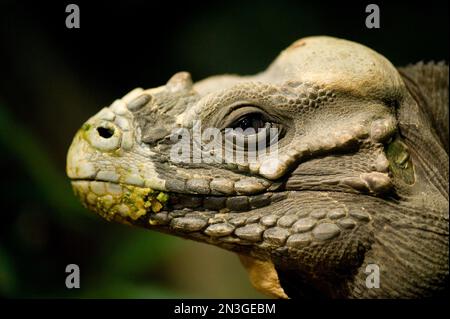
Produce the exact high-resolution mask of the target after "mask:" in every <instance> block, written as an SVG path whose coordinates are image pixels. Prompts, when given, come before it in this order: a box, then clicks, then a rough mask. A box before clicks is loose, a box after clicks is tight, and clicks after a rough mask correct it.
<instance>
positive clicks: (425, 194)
mask: <svg viewBox="0 0 450 319" xmlns="http://www.w3.org/2000/svg"><path fill="white" fill-rule="evenodd" d="M196 121H197V123H200V124H194V123H195V122H196ZM195 125H200V128H201V129H206V128H217V129H218V130H219V132H220V134H221V136H222V137H223V138H224V140H226V139H227V138H229V137H227V134H226V129H228V128H232V129H239V128H241V130H235V132H234V135H232V143H236V145H237V140H238V139H241V140H242V139H244V141H247V142H248V141H249V140H250V138H252V137H257V138H258V139H261V140H264V141H266V142H267V144H266V149H265V151H266V154H265V155H266V156H265V157H264V156H261V158H259V157H258V159H257V160H255V161H252V162H250V160H248V161H247V162H246V161H245V160H244V162H242V161H240V162H238V161H237V160H236V162H233V159H231V160H228V161H213V162H206V161H192V159H193V157H194V155H192V154H191V155H189V156H188V157H187V161H179V160H175V159H174V157H173V156H172V155H173V154H174V153H172V152H173V150H174V148H175V147H179V146H180V145H179V143H180V141H181V138H180V136H181V135H182V133H180V132H185V133H186V132H187V133H193V131H194V130H195V128H196V126H195ZM267 127H270V128H276V132H277V135H276V136H275V138H273V139H271V138H268V130H264V128H267ZM248 128H253V129H254V130H253V132H254V133H250V134H247V132H248V131H247V129H248ZM180 134H181V135H180ZM183 134H184V133H183ZM253 135H255V136H253ZM256 135H257V136H256ZM448 136H449V131H448V65H446V64H444V63H442V62H441V63H437V64H436V63H428V64H424V63H419V64H416V65H410V66H407V67H403V68H398V69H397V68H395V67H394V66H393V65H392V64H391V63H390V62H389V61H388V60H387V59H386V58H384V57H383V56H381V55H380V54H378V53H376V52H375V51H373V50H371V49H369V48H367V47H365V46H363V45H360V44H357V43H354V42H350V41H347V40H343V39H336V38H332V37H324V36H319V37H308V38H304V39H300V40H298V41H296V42H294V43H293V44H292V45H291V46H289V47H288V48H287V49H285V50H284V51H282V52H281V54H280V55H279V56H278V57H277V58H276V59H275V61H274V62H273V63H272V64H271V65H270V66H269V67H268V68H267V70H265V71H264V72H261V73H258V74H256V75H253V76H237V75H221V76H212V77H209V78H206V79H204V80H201V81H199V82H196V83H193V82H192V80H191V76H190V74H189V73H187V72H179V73H176V74H175V75H174V76H172V78H171V79H170V80H169V81H168V82H167V84H165V85H163V86H160V87H157V88H152V89H148V90H143V89H140V88H138V89H135V90H133V91H131V92H130V93H128V94H127V95H125V96H124V97H123V98H122V99H118V100H116V101H114V102H113V103H112V105H111V106H109V107H105V108H103V109H102V110H101V111H100V112H99V113H98V114H96V115H95V116H93V117H92V118H90V119H89V120H88V121H87V122H86V123H85V124H84V125H83V126H82V128H81V129H80V130H79V131H78V132H77V134H76V136H75V138H74V141H73V142H72V145H71V147H70V149H69V152H68V157H67V174H68V176H69V177H70V179H71V183H72V186H73V188H74V191H75V193H76V194H77V196H78V197H79V198H80V199H81V201H82V202H83V204H84V205H85V206H86V207H87V208H88V209H90V210H92V211H95V212H97V213H98V214H100V215H101V216H102V217H104V218H106V219H108V220H114V221H119V222H122V223H125V224H129V225H136V226H140V227H145V228H148V229H153V230H158V231H162V232H165V233H169V234H173V235H176V236H181V237H183V238H187V239H192V240H196V241H200V242H204V243H209V244H212V245H215V246H218V247H221V248H224V249H227V250H230V251H233V252H236V253H237V254H238V255H239V256H240V258H241V260H242V263H243V264H244V266H245V267H246V268H247V270H248V272H249V275H250V280H251V282H252V284H253V285H254V286H255V287H256V288H257V289H259V290H260V291H263V292H265V293H266V294H269V295H271V296H274V297H279V298H296V297H305V298H323V297H331V298H417V297H431V296H439V295H442V294H445V293H447V286H448V272H449V263H448V262H449V260H448V234H449V227H448V226H449V224H448V213H449V205H448V168H449V165H448V142H449V140H448ZM203 139H206V138H205V137H204V136H201V138H200V142H202V141H203ZM209 141H210V140H209ZM183 145H184V144H183ZM221 145H222V144H221ZM231 145H232V146H233V145H234V144H231ZM269 146H270V147H272V146H276V147H277V148H276V149H275V148H274V150H276V151H277V153H275V152H274V154H276V156H272V153H271V152H272V149H271V148H270V149H269ZM188 147H191V149H193V146H192V145H188ZM197 149H200V151H201V154H203V153H208V152H210V153H211V152H212V153H214V150H215V151H217V148H216V149H213V150H212V151H211V149H210V148H208V147H203V146H200V148H199V147H198V146H197ZM239 149H240V152H241V153H244V154H245V153H246V152H250V149H249V148H248V147H244V148H239ZM233 150H234V151H236V152H237V151H238V147H237V146H236V147H235V148H233ZM212 153H211V154H212ZM176 154H179V153H176ZM149 250H151V247H149ZM201 271H207V269H204V270H201ZM375 275H376V277H375Z"/></svg>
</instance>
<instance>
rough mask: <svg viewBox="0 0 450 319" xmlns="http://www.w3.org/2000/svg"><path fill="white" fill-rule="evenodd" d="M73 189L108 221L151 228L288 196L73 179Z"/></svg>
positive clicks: (234, 211)
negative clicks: (206, 192) (205, 192)
mask: <svg viewBox="0 0 450 319" xmlns="http://www.w3.org/2000/svg"><path fill="white" fill-rule="evenodd" d="M72 187H73V189H74V192H75V194H76V195H77V196H78V197H79V198H80V200H81V201H82V203H83V204H84V205H85V206H86V207H87V208H88V209H90V210H92V211H95V212H97V213H98V214H99V215H101V216H102V217H103V218H105V219H107V220H114V219H117V218H119V219H121V221H124V220H128V221H129V222H130V223H133V222H135V221H136V220H138V219H148V222H149V223H150V224H151V225H155V224H158V221H159V222H164V221H165V219H166V218H165V216H166V215H167V214H168V213H170V214H171V215H172V216H182V215H185V214H188V213H192V212H194V211H195V212H199V213H202V212H203V213H205V214H206V215H208V214H224V213H238V212H245V211H251V210H253V209H257V208H261V207H265V206H268V205H270V204H273V203H275V202H278V201H280V200H283V199H285V198H286V196H287V192H286V191H285V192H265V193H260V194H257V195H253V196H247V195H238V196H230V195H229V196H227V195H202V194H195V195H194V194H186V193H176V192H165V191H159V190H154V189H151V188H148V187H141V186H136V185H131V184H124V183H116V182H111V181H107V180H96V179H72ZM141 221H142V220H141Z"/></svg>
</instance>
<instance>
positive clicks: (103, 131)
mask: <svg viewBox="0 0 450 319" xmlns="http://www.w3.org/2000/svg"><path fill="white" fill-rule="evenodd" d="M97 132H98V135H100V136H101V137H103V138H110V137H111V136H113V135H114V128H111V127H102V126H99V127H97Z"/></svg>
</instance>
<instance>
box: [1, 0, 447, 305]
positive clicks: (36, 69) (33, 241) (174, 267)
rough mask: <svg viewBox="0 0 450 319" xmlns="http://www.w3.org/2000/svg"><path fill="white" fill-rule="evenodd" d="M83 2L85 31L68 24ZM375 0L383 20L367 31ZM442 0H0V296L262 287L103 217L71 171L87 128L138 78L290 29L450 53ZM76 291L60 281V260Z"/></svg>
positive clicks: (265, 42)
mask: <svg viewBox="0 0 450 319" xmlns="http://www.w3.org/2000/svg"><path fill="white" fill-rule="evenodd" d="M69 3H76V4H78V5H79V7H80V11H81V14H80V17H81V28H80V29H67V28H66V27H65V19H66V16H67V13H65V7H66V5H67V4H69ZM369 3H377V4H378V5H379V6H380V12H381V28H380V29H367V28H366V27H365V18H366V16H367V13H365V7H366V5H367V4H369ZM448 33H449V32H448V3H447V2H446V1H445V2H444V1H442V2H435V1H421V2H417V3H414V2H411V3H410V2H406V1H395V2H394V1H390V2H380V1H359V2H347V1H346V2H344V1H340V2H328V1H326V2H325V1H322V0H321V1H310V2H306V1H300V0H296V1H281V0H279V1H244V0H240V1H233V0H231V1H219V2H214V3H210V2H206V1H205V2H193V1H159V2H150V1H135V0H128V1H117V2H110V1H96V2H94V1H72V2H65V1H60V2H42V1H35V2H29V3H28V2H24V1H8V0H6V1H5V0H2V1H0V155H1V156H0V170H1V175H0V176H1V177H0V181H1V182H0V191H1V192H0V194H1V197H0V200H1V201H0V221H1V222H0V295H3V296H7V297H148V298H152V297H262V296H261V295H260V294H258V293H257V292H255V291H254V290H253V289H252V288H251V287H250V285H249V283H248V280H247V277H246V274H245V272H244V270H243V269H242V268H241V267H240V265H239V262H238V260H237V257H235V256H234V255H233V254H231V253H228V252H225V251H222V250H220V249H216V248H214V247H209V246H206V245H202V244H198V243H193V242H190V241H186V240H181V239H177V238H172V237H170V236H166V235H162V234H158V233H153V232H148V231H143V230H139V229H133V228H128V227H125V226H122V225H115V224H109V223H106V222H105V221H103V220H101V219H100V218H98V217H97V216H94V215H93V214H90V213H88V212H87V211H85V210H84V209H83V208H82V207H81V205H80V204H79V203H78V201H77V200H76V199H75V197H74V196H73V195H72V192H71V189H70V184H69V182H68V180H67V178H66V177H65V172H64V169H65V156H66V152H67V149H68V147H69V145H70V142H71V139H72V137H73V135H74V133H75V132H76V130H77V129H78V128H79V127H80V126H81V124H82V123H83V122H84V121H85V120H86V119H87V118H88V117H90V116H91V115H93V114H94V113H96V112H97V111H98V110H99V109H100V108H101V107H102V106H106V105H109V104H110V103H111V102H112V101H113V100H114V99H115V98H117V97H121V96H123V95H124V94H125V93H126V92H128V91H129V90H131V89H133V88H135V87H138V86H140V87H144V88H149V87H155V86H159V85H162V84H164V83H165V82H166V81H167V80H168V79H169V78H170V76H171V75H172V74H174V73H175V72H178V71H181V70H186V71H190V72H191V74H192V77H193V79H194V80H199V79H202V78H204V77H206V76H209V75H213V74H220V73H241V74H251V73H255V72H259V71H261V70H263V69H264V68H265V67H266V66H267V65H268V64H269V63H270V62H271V61H272V60H273V59H274V58H275V57H276V55H277V54H278V53H279V52H280V51H281V50H282V49H284V48H285V47H287V46H288V45H289V44H291V43H292V42H294V41H295V40H296V39H299V38H301V37H305V36H311V35H331V36H336V37H341V38H346V39H348V40H353V41H356V42H360V43H362V44H365V45H367V46H369V47H371V48H373V49H375V50H376V51H378V52H380V53H381V54H383V55H384V56H386V57H387V58H388V59H389V60H391V61H392V62H393V63H394V64H395V65H406V64H408V63H414V62H418V61H420V60H424V61H429V60H435V61H439V60H446V61H448V36H449V34H448ZM70 263H76V264H78V265H79V266H80V268H81V289H78V290H68V289H66V288H65V285H64V280H65V275H66V274H65V272H64V270H65V267H66V265H67V264H70Z"/></svg>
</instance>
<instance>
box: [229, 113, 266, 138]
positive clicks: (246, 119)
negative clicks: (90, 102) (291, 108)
mask: <svg viewBox="0 0 450 319" xmlns="http://www.w3.org/2000/svg"><path fill="white" fill-rule="evenodd" d="M266 123H268V122H267V121H266V120H265V119H264V117H263V115H262V114H260V113H250V114H247V115H244V116H242V117H241V118H239V119H238V120H237V121H235V122H234V123H233V124H232V125H231V128H241V129H242V130H243V131H245V130H247V129H249V128H252V129H253V130H254V131H255V132H258V129H262V128H264V127H265V126H266ZM244 133H245V132H244Z"/></svg>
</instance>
